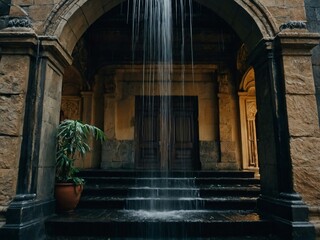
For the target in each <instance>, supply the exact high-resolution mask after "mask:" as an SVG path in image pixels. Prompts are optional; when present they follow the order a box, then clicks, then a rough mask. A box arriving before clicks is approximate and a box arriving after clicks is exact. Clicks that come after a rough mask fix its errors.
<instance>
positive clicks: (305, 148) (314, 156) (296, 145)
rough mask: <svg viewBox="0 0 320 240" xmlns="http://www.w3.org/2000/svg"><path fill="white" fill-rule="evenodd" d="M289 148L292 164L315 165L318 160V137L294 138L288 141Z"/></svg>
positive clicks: (319, 140) (319, 148)
mask: <svg viewBox="0 0 320 240" xmlns="http://www.w3.org/2000/svg"><path fill="white" fill-rule="evenodd" d="M290 150H291V151H290V152H291V158H292V164H293V166H295V167H299V166H304V167H313V166H317V164H318V163H319V160H320V138H315V137H310V138H306V137H304V138H294V139H292V140H291V142H290ZM319 177H320V175H319Z"/></svg>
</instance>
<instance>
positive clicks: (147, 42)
mask: <svg viewBox="0 0 320 240" xmlns="http://www.w3.org/2000/svg"><path fill="white" fill-rule="evenodd" d="M128 2H129V4H130V2H131V1H128ZM130 7H131V9H132V16H133V19H132V52H133V62H134V61H135V60H136V59H135V58H137V56H136V51H138V50H137V48H138V43H141V42H142V46H143V51H142V52H143V53H142V63H143V67H142V69H143V73H142V75H143V77H142V79H143V84H142V96H147V97H144V98H143V103H142V104H143V105H144V106H143V109H147V108H150V109H147V112H149V113H151V114H154V111H153V110H152V109H153V108H154V107H155V96H159V98H160V110H159V111H160V119H159V121H160V132H159V133H158V132H157V131H158V130H159V129H154V130H152V131H155V132H152V133H151V135H153V136H152V137H151V139H154V136H155V135H157V134H158V135H157V137H158V138H159V141H160V146H159V148H160V153H161V154H160V156H161V159H160V164H159V166H160V169H161V171H167V170H168V169H169V166H168V159H169V158H170V156H169V154H170V152H169V149H170V145H171V144H172V142H171V141H172V140H171V137H170V136H171V131H173V129H171V124H169V121H170V120H171V101H172V98H171V97H170V96H172V75H173V59H174V56H173V53H177V55H178V56H175V59H180V63H179V65H180V66H181V80H182V84H181V89H180V95H181V96H184V91H185V90H184V78H185V77H184V75H185V52H186V51H187V50H186V36H187V35H188V36H190V39H189V40H190V42H191V47H190V48H191V49H190V55H191V63H192V65H193V50H192V0H133V1H132V5H131V6H129V7H128V9H130ZM128 15H129V14H128ZM186 24H189V26H187V27H186V26H185V25H186ZM186 29H189V31H190V32H188V34H186V33H185V30H186ZM177 46H180V51H177V50H176V51H174V48H176V49H177ZM179 55H180V56H179ZM182 107H183V106H182ZM153 117H154V116H151V119H154V118H153ZM146 124H147V123H146ZM149 134H150V133H149ZM182 134H183V133H182ZM181 139H182V137H181ZM138 181H139V180H138ZM138 185H139V187H134V188H133V189H131V196H130V197H129V198H128V199H127V209H131V210H132V209H133V210H138V211H139V214H141V211H143V212H144V213H145V214H146V215H147V216H156V215H157V216H159V214H160V216H167V214H165V213H168V211H169V212H171V213H174V214H175V215H176V216H177V214H176V212H175V211H174V210H184V209H187V210H190V209H198V208H199V206H195V205H194V202H201V200H199V201H197V200H198V199H199V190H198V189H197V188H196V187H195V184H194V179H187V178H186V179H183V180H182V181H181V180H179V181H178V182H176V181H175V179H170V178H163V179H161V178H160V179H159V178H155V179H152V178H151V179H149V180H147V181H146V183H145V184H144V185H143V184H142V185H141V184H137V186H138ZM190 199H192V200H196V201H189V200H190ZM191 202H193V206H188V203H191ZM196 205H197V204H196ZM160 212H161V213H160Z"/></svg>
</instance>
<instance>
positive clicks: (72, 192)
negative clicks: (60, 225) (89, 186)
mask: <svg viewBox="0 0 320 240" xmlns="http://www.w3.org/2000/svg"><path fill="white" fill-rule="evenodd" d="M82 190H83V185H74V184H73V183H56V185H55V192H54V194H55V197H56V202H57V210H58V211H59V212H71V211H73V210H74V209H75V208H76V207H77V205H78V203H79V200H80V197H81V193H82Z"/></svg>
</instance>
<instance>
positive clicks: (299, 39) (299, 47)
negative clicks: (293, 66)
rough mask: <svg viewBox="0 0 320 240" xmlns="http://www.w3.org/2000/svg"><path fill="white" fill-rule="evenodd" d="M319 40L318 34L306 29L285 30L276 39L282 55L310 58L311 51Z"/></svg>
mask: <svg viewBox="0 0 320 240" xmlns="http://www.w3.org/2000/svg"><path fill="white" fill-rule="evenodd" d="M319 40H320V34H318V33H311V32H308V31H307V30H306V29H286V30H283V31H281V32H280V33H279V34H278V35H277V37H276V42H277V44H278V46H277V47H280V48H281V51H282V55H299V56H311V50H312V49H313V48H314V47H315V46H317V45H318V44H319Z"/></svg>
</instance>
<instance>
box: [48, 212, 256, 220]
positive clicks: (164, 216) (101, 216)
mask: <svg viewBox="0 0 320 240" xmlns="http://www.w3.org/2000/svg"><path fill="white" fill-rule="evenodd" d="M75 219H76V220H85V221H110V222H111V221H113V222H114V221H128V222H143V221H154V222H161V221H164V222H175V221H177V220H178V221H183V222H211V221H221V222H223V221H231V222H237V221H259V220H261V219H260V217H259V215H258V214H257V213H255V212H253V211H207V210H191V211H186V210H181V211H143V210H138V211H135V210H103V209H97V210H93V209H79V210H77V211H75V212H73V213H71V214H65V215H58V216H56V217H55V218H53V219H52V220H53V221H64V222H70V221H74V220H75Z"/></svg>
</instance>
